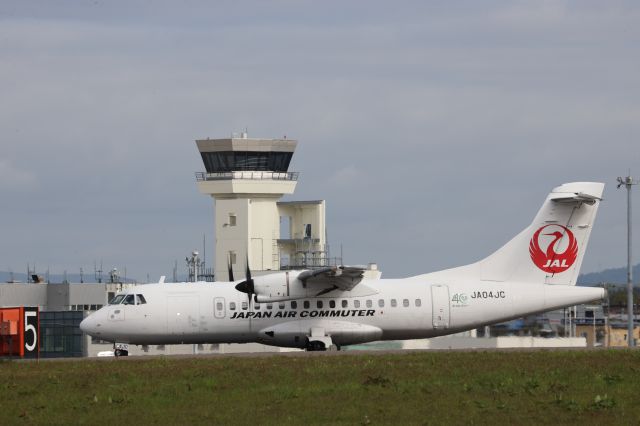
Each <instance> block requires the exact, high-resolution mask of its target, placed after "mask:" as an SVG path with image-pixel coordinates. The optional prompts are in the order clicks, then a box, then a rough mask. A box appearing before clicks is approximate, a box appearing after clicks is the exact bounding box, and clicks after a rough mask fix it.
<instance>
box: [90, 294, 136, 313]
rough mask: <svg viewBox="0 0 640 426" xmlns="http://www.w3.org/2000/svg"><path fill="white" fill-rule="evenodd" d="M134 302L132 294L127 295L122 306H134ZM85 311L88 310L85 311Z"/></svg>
mask: <svg viewBox="0 0 640 426" xmlns="http://www.w3.org/2000/svg"><path fill="white" fill-rule="evenodd" d="M135 303H136V301H135V297H134V296H133V294H127V296H126V297H125V298H124V302H123V304H125V305H135ZM86 310H87V311H88V310H89V309H86Z"/></svg>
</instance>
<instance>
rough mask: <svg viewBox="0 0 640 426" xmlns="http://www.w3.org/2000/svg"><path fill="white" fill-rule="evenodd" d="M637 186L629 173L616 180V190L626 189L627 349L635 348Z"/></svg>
mask: <svg viewBox="0 0 640 426" xmlns="http://www.w3.org/2000/svg"><path fill="white" fill-rule="evenodd" d="M637 184H638V181H637V180H636V181H634V180H633V179H632V178H631V172H629V176H627V177H625V178H622V177H619V178H618V189H620V187H621V186H623V185H624V186H625V187H626V188H627V318H628V327H627V342H628V344H629V347H632V346H635V344H634V343H635V342H634V339H633V328H634V324H633V281H632V279H633V273H632V270H631V187H632V186H633V185H637Z"/></svg>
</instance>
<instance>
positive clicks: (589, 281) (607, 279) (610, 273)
mask: <svg viewBox="0 0 640 426" xmlns="http://www.w3.org/2000/svg"><path fill="white" fill-rule="evenodd" d="M632 272H633V283H634V286H638V285H639V284H638V282H639V281H640V263H639V264H637V265H636V266H634V267H633V268H632ZM626 282H627V267H626V266H625V267H622V268H612V269H605V270H604V271H600V272H591V273H590V274H580V276H579V277H578V284H580V285H597V284H600V283H608V284H626Z"/></svg>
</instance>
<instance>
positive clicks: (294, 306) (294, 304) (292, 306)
mask: <svg viewBox="0 0 640 426" xmlns="http://www.w3.org/2000/svg"><path fill="white" fill-rule="evenodd" d="M291 309H298V302H296V301H295V300H294V301H293V302H291Z"/></svg>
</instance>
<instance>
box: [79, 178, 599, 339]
mask: <svg viewBox="0 0 640 426" xmlns="http://www.w3.org/2000/svg"><path fill="white" fill-rule="evenodd" d="M603 190H604V184H602V183H597V182H573V183H567V184H563V185H561V186H559V187H556V188H554V189H553V190H552V192H551V193H550V194H549V195H548V196H547V198H546V199H545V201H544V203H543V205H542V207H541V208H540V210H539V211H538V213H537V215H536V216H535V217H534V219H533V222H532V223H531V224H530V225H529V226H528V227H526V228H525V229H524V230H523V231H522V232H520V233H519V234H518V235H516V236H515V237H513V238H512V239H511V240H510V241H509V242H508V243H506V244H505V245H504V246H502V247H501V248H499V249H498V250H497V251H495V252H494V253H492V254H491V255H489V256H488V257H486V258H484V259H482V260H480V261H479V262H476V263H473V264H469V265H465V266H460V267H457V268H451V269H447V270H444V271H438V272H433V273H430V274H425V275H419V276H415V277H411V278H406V279H397V280H368V279H364V278H363V276H364V272H365V271H364V269H363V268H360V267H346V266H336V267H329V268H320V269H317V270H315V271H311V270H306V271H289V272H285V271H279V272H273V273H271V274H269V275H262V276H259V277H255V278H253V279H252V278H251V276H250V273H249V272H247V274H246V277H245V280H244V281H241V282H240V281H238V282H232V283H223V282H217V283H174V284H149V285H143V286H138V287H136V288H134V289H132V290H130V291H129V294H130V295H129V296H127V297H126V300H128V302H127V303H131V304H128V305H127V304H124V303H121V304H117V305H109V306H107V307H104V308H102V309H101V310H99V311H98V312H96V313H94V314H92V315H90V316H89V317H87V318H86V319H85V320H84V321H83V322H82V323H81V324H80V327H81V328H82V330H83V331H85V332H87V333H88V334H91V335H92V336H95V337H97V338H100V339H103V340H108V341H114V342H116V341H117V342H121V343H134V344H171V343H243V342H260V343H265V344H269V345H275V346H286V347H299V348H309V349H311V350H318V349H323V348H330V347H331V346H341V345H349V344H355V343H363V342H370V341H375V340H390V339H393V340H396V339H398V340H399V339H418V338H425V337H433V336H440V335H445V334H451V333H456V332H459V331H463V330H469V329H473V328H477V327H480V326H483V325H487V324H494V323H497V322H502V321H506V320H509V319H512V318H518V317H522V316H525V315H530V314H533V313H537V312H543V311H547V310H551V309H557V308H561V307H564V306H571V305H576V304H581V303H587V302H590V301H593V300H596V299H601V298H603V297H604V294H605V293H604V290H603V289H601V288H590V287H576V286H575V283H576V280H577V277H578V274H579V271H580V265H581V264H582V260H583V257H584V253H585V250H586V246H587V242H588V240H589V236H590V234H591V229H592V227H593V222H594V220H595V216H596V212H597V209H598V206H599V203H600V200H601V199H602V194H603ZM500 199H507V200H508V194H506V195H505V196H504V197H500ZM246 267H247V269H249V265H246ZM251 295H254V296H255V298H252V297H251ZM116 299H118V300H119V299H122V297H119V298H118V297H116ZM256 300H260V301H263V302H266V301H271V303H261V304H258V303H257V302H256ZM125 302H126V301H125Z"/></svg>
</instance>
